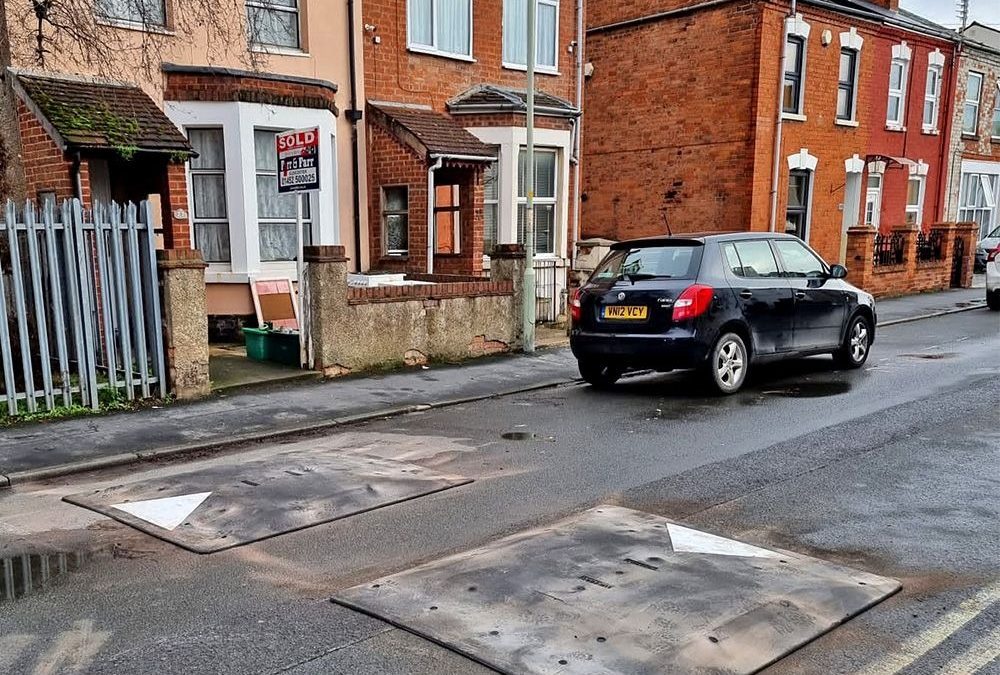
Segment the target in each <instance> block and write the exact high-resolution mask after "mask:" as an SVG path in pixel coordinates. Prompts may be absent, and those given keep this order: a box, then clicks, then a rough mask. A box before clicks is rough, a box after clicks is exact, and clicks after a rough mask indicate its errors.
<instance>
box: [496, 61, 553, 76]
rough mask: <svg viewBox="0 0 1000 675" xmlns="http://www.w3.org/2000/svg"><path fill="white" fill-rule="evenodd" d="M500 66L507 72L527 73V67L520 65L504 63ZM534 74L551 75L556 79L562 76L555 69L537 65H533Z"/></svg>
mask: <svg viewBox="0 0 1000 675" xmlns="http://www.w3.org/2000/svg"><path fill="white" fill-rule="evenodd" d="M502 65H503V67H504V68H506V69H507V70H520V71H521V72H522V73H526V72H528V66H524V65H520V64H517V63H506V62H504V63H503V64H502ZM535 74H536V75H553V76H555V77H558V76H559V75H562V73H560V72H559V70H558V69H556V68H549V67H546V66H538V65H535Z"/></svg>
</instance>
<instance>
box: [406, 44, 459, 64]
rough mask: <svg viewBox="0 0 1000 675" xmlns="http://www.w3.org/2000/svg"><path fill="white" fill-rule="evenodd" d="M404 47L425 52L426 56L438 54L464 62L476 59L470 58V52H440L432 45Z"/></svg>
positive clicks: (444, 57) (415, 51) (419, 52)
mask: <svg viewBox="0 0 1000 675" xmlns="http://www.w3.org/2000/svg"><path fill="white" fill-rule="evenodd" d="M406 49H407V50H408V51H411V52H413V53H415V54H426V55H427V56H440V57H441V58H443V59H452V60H453V61H465V62H466V63H475V62H476V60H475V59H474V58H472V55H471V54H456V53H454V52H442V51H440V50H437V49H434V48H433V47H423V46H421V45H409V46H408V47H407V48H406Z"/></svg>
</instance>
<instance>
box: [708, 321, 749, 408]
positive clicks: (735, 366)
mask: <svg viewBox="0 0 1000 675" xmlns="http://www.w3.org/2000/svg"><path fill="white" fill-rule="evenodd" d="M707 370H708V373H707V374H708V379H709V382H710V383H711V384H712V386H713V388H714V390H715V391H717V392H718V393H720V394H723V395H729V394H735V393H736V392H738V391H739V390H740V388H741V387H742V386H743V383H744V382H746V379H747V373H748V372H749V370H750V354H749V352H748V351H747V346H746V343H745V342H743V338H741V337H740V336H739V335H737V334H736V333H725V334H723V335H721V336H719V339H718V340H716V341H715V346H714V347H712V352H711V354H710V355H709V357H708V364H707Z"/></svg>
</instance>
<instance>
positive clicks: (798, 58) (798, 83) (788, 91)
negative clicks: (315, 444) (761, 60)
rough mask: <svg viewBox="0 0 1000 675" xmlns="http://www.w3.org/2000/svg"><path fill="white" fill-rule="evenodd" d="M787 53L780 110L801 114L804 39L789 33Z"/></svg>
mask: <svg viewBox="0 0 1000 675" xmlns="http://www.w3.org/2000/svg"><path fill="white" fill-rule="evenodd" d="M787 40H788V45H787V55H786V60H785V88H784V92H785V93H784V96H783V97H782V104H781V110H782V112H786V113H790V114H792V115H801V114H802V89H803V85H804V84H805V82H804V74H803V65H804V58H805V47H806V41H805V40H804V39H803V38H801V37H799V36H797V35H789V36H788V38H787Z"/></svg>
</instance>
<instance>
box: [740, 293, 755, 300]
mask: <svg viewBox="0 0 1000 675" xmlns="http://www.w3.org/2000/svg"><path fill="white" fill-rule="evenodd" d="M740 297H741V298H743V299H745V300H749V299H750V298H752V297H753V293H752V292H751V291H740Z"/></svg>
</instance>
